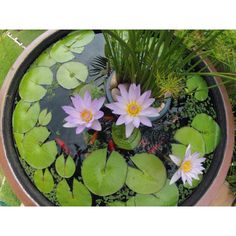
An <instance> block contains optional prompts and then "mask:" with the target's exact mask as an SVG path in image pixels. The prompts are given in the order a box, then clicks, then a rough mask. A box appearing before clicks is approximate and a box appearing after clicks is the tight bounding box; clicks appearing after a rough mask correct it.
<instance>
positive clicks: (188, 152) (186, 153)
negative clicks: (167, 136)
mask: <svg viewBox="0 0 236 236" xmlns="http://www.w3.org/2000/svg"><path fill="white" fill-rule="evenodd" d="M190 156H191V145H190V144H189V145H188V147H187V148H186V151H185V156H184V159H186V158H189V157H190Z"/></svg>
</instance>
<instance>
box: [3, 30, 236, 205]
mask: <svg viewBox="0 0 236 236" xmlns="http://www.w3.org/2000/svg"><path fill="white" fill-rule="evenodd" d="M69 32H70V31H66V30H60V31H47V32H46V33H44V34H42V35H41V36H40V37H38V38H37V39H36V40H35V41H33V42H32V43H31V45H30V46H28V47H27V49H26V50H24V52H23V53H22V55H21V56H20V57H19V58H18V59H17V61H16V62H15V64H14V65H13V67H12V68H11V70H10V72H9V73H8V75H7V77H6V80H5V82H4V85H3V87H2V91H1V101H2V107H1V140H2V145H0V165H1V166H2V167H3V170H4V173H5V175H6V177H7V179H8V181H9V182H10V184H11V186H12V188H13V190H14V191H15V193H16V194H17V196H18V197H19V199H20V200H21V201H22V202H23V204H25V205H40V206H51V205H52V203H51V202H50V201H49V200H48V199H47V198H45V197H44V195H43V194H42V193H41V192H40V191H39V190H38V189H37V188H36V187H35V186H34V184H33V183H32V182H31V181H30V180H29V178H28V177H27V175H26V173H25V171H24V169H23V168H22V166H21V163H20V161H19V158H18V152H17V150H16V148H15V145H14V138H13V131H12V114H13V108H14V104H15V98H16V96H17V93H18V92H17V91H18V87H19V83H20V80H21V78H22V77H23V75H24V74H25V72H26V71H27V69H28V68H29V67H30V65H31V64H32V63H33V61H34V60H35V59H36V58H37V57H38V56H39V55H40V54H41V53H42V52H43V51H44V50H45V49H46V48H48V47H49V46H50V45H51V44H53V43H55V42H56V41H58V40H59V39H61V38H62V37H64V36H66V35H67V34H68V33H69ZM206 65H207V67H208V71H213V70H214V69H212V67H211V66H209V63H208V62H207V63H206V62H202V63H201V64H199V69H200V68H202V67H205V66H206ZM206 81H207V83H208V85H209V86H213V85H219V82H220V80H219V78H213V77H206ZM210 95H211V97H212V100H213V103H214V106H215V110H216V113H217V122H218V124H219V125H220V128H221V131H222V138H221V142H220V144H219V145H218V147H217V149H216V150H215V152H214V157H213V161H212V164H211V166H210V168H209V170H208V171H207V173H206V174H205V175H204V179H203V180H202V182H201V183H200V184H199V186H198V187H197V188H195V189H194V190H193V193H192V194H191V196H190V197H189V198H188V199H186V200H185V201H184V202H183V203H182V205H183V206H191V205H208V204H210V201H211V200H212V198H214V195H215V194H216V193H217V191H218V188H219V187H220V185H221V184H222V183H223V181H224V179H225V177H226V174H227V170H228V168H229V165H230V162H231V157H232V153H233V146H234V143H233V142H234V132H233V115H232V112H231V107H230V103H229V101H228V96H227V93H226V91H225V89H224V87H223V86H220V87H214V88H212V89H210Z"/></svg>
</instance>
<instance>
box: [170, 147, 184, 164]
mask: <svg viewBox="0 0 236 236" xmlns="http://www.w3.org/2000/svg"><path fill="white" fill-rule="evenodd" d="M171 151H172V152H171V153H172V154H173V155H175V156H177V157H179V158H180V160H181V161H182V160H183V159H184V156H185V152H186V146H185V145H183V144H176V143H172V144H171Z"/></svg>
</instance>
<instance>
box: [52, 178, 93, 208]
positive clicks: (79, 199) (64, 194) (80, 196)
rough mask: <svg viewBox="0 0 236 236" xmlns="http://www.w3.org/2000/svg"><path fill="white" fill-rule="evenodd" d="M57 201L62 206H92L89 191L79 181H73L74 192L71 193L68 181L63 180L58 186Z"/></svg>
mask: <svg viewBox="0 0 236 236" xmlns="http://www.w3.org/2000/svg"><path fill="white" fill-rule="evenodd" d="M56 195H57V200H58V202H59V203H60V204H61V205H62V206H91V205H92V197H91V194H90V193H89V191H88V189H87V188H86V187H85V186H84V185H83V184H82V183H81V182H79V181H78V180H76V179H74V180H73V190H72V191H71V189H70V187H69V185H68V183H67V182H66V180H65V179H64V180H62V181H61V182H60V183H59V184H58V185H57V191H56Z"/></svg>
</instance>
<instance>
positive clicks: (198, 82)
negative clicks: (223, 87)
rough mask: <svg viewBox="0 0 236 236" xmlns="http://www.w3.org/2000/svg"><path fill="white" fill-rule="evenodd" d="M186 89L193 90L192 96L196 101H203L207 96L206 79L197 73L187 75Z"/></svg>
mask: <svg viewBox="0 0 236 236" xmlns="http://www.w3.org/2000/svg"><path fill="white" fill-rule="evenodd" d="M186 85H187V89H188V91H189V92H194V97H195V98H196V99H197V100H198V101H205V100H206V99H207V97H208V87H207V83H206V81H205V80H204V79H203V78H202V77H201V76H199V75H192V76H188V79H187V82H186Z"/></svg>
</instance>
